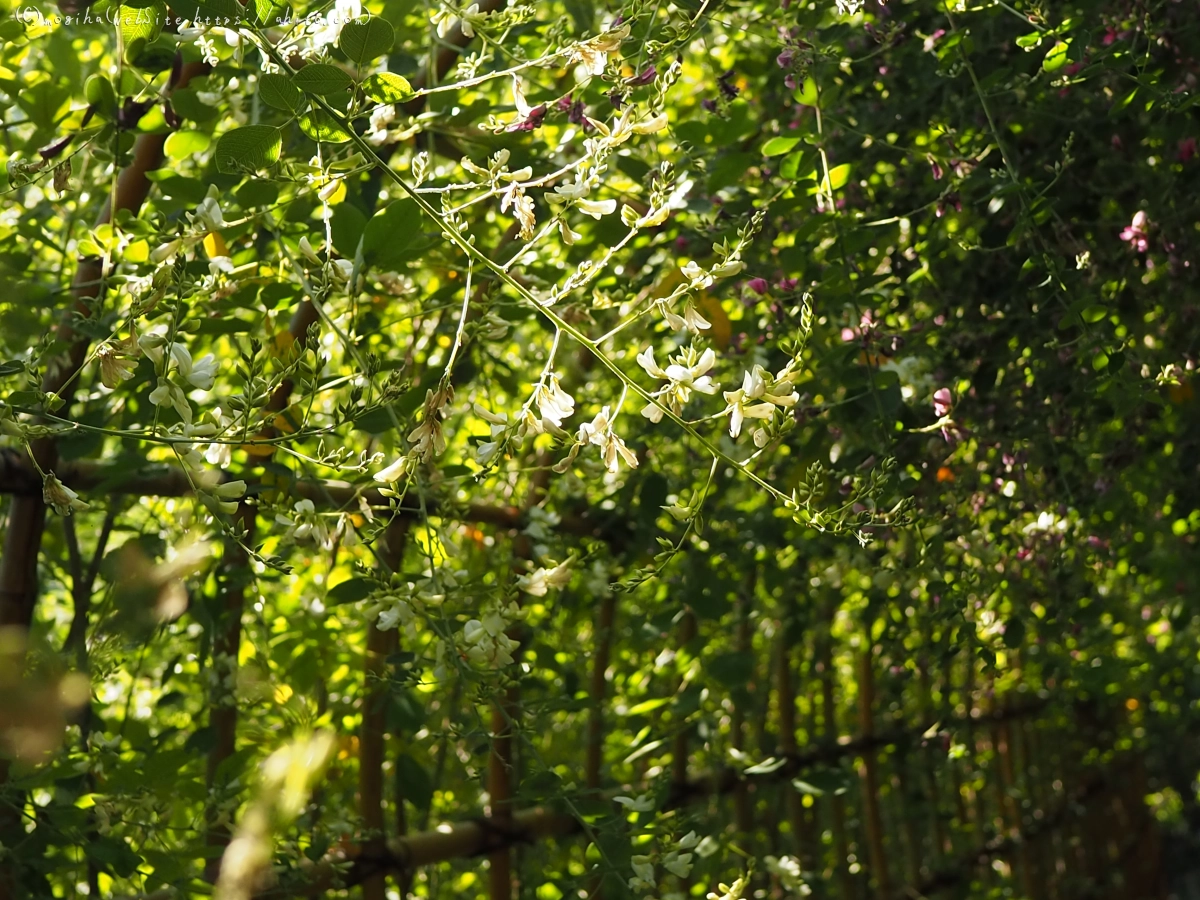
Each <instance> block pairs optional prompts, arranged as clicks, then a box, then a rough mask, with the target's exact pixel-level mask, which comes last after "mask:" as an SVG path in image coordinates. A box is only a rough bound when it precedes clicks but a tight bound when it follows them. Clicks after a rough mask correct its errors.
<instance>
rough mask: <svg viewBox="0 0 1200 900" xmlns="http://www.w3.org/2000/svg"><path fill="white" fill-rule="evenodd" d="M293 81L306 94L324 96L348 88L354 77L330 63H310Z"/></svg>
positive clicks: (293, 77)
mask: <svg viewBox="0 0 1200 900" xmlns="http://www.w3.org/2000/svg"><path fill="white" fill-rule="evenodd" d="M292 83H293V84H294V85H295V86H296V87H298V88H300V90H302V91H304V93H306V94H319V95H320V96H322V97H324V96H326V95H328V94H336V93H338V92H339V91H344V90H346V89H347V88H349V87H350V86H351V85H352V84H354V79H353V78H351V77H350V76H349V75H347V74H346V73H345V72H344V71H342V70H341V69H339V68H338V67H337V66H331V65H329V63H309V64H308V65H307V66H305V67H304V68H303V69H301V70H300V71H298V72H297V73H296V74H295V75H293V76H292Z"/></svg>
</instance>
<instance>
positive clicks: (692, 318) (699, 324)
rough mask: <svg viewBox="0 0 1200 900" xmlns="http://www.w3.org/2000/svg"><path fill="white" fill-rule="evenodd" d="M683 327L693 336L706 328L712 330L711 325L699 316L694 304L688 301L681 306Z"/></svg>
mask: <svg viewBox="0 0 1200 900" xmlns="http://www.w3.org/2000/svg"><path fill="white" fill-rule="evenodd" d="M683 327H684V328H686V329H687V330H688V331H691V332H692V333H694V334H699V333H700V332H701V331H704V330H705V329H706V328H712V323H710V322H709V321H708V319H706V318H704V316H702V315H700V310H698V309H696V304H694V303H692V301H691V300H689V301H688V302H687V303H685V304H683Z"/></svg>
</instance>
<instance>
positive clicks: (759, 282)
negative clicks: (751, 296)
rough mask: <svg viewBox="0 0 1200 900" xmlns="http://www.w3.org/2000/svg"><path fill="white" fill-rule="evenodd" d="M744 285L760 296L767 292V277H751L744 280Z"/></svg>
mask: <svg viewBox="0 0 1200 900" xmlns="http://www.w3.org/2000/svg"><path fill="white" fill-rule="evenodd" d="M746 287H748V288H750V290H752V291H754V293H756V294H758V295H759V296H760V297H761V296H762V295H763V294H765V293H766V292H767V288H768V287H769V285H768V284H767V279H765V278H751V279H750V280H749V281H747V282H746Z"/></svg>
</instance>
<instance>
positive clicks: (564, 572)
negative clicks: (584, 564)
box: [517, 556, 575, 597]
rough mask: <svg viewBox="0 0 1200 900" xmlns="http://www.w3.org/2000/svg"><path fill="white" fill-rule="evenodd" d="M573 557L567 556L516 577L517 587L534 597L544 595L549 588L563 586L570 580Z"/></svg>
mask: <svg viewBox="0 0 1200 900" xmlns="http://www.w3.org/2000/svg"><path fill="white" fill-rule="evenodd" d="M574 562H575V557H573V556H571V557H568V558H567V559H566V560H564V561H563V562H561V563H559V564H558V565H556V566H552V567H550V568H546V567H545V566H541V567H539V568H537V569H534V570H533V571H532V572H530V573H529V574H527V575H522V576H521V577H520V578H518V579H517V587H518V588H520V589H521V590H523V591H524V592H525V593H527V594H530V595H532V596H534V597H545V596H546V594H547V592H549V590H550V589H551V588H561V587H565V586H566V585H567V584H568V583H569V582H570V580H571V565H572V564H573V563H574Z"/></svg>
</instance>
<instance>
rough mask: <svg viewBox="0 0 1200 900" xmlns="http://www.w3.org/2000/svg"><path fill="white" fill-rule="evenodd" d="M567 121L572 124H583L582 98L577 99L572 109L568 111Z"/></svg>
mask: <svg viewBox="0 0 1200 900" xmlns="http://www.w3.org/2000/svg"><path fill="white" fill-rule="evenodd" d="M567 121H568V122H570V123H571V124H572V125H582V124H583V101H582V100H576V101H575V102H574V103H573V104H572V105H571V111H570V112H569V113H567Z"/></svg>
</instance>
